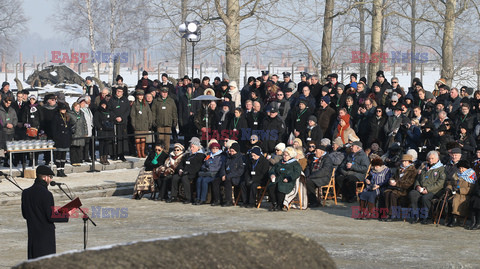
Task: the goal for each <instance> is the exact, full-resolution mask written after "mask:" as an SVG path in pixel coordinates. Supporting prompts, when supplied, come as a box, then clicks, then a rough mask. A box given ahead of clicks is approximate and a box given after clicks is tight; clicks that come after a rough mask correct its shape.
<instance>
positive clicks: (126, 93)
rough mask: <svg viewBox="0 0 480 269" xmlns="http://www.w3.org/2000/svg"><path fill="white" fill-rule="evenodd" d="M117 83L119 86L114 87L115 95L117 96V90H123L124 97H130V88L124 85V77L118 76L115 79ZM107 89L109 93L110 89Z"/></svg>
mask: <svg viewBox="0 0 480 269" xmlns="http://www.w3.org/2000/svg"><path fill="white" fill-rule="evenodd" d="M115 81H116V82H117V84H115V85H112V93H113V95H116V94H117V89H119V88H121V89H123V96H124V97H128V86H127V84H125V83H123V77H122V76H120V75H117V77H116V78H115ZM105 89H107V91H108V88H105ZM102 92H103V91H102ZM102 95H103V94H102ZM104 97H105V96H104ZM99 103H100V101H99Z"/></svg>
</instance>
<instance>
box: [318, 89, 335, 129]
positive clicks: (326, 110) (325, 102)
mask: <svg viewBox="0 0 480 269" xmlns="http://www.w3.org/2000/svg"><path fill="white" fill-rule="evenodd" d="M329 104H330V96H328V95H327V96H323V97H322V98H321V100H320V107H319V108H318V111H317V120H318V125H320V128H321V129H322V132H323V134H324V136H325V137H327V138H331V137H332V136H331V134H330V132H329V130H330V129H331V126H332V124H333V122H334V121H335V117H336V114H337V113H336V112H335V110H334V109H333V108H332V107H331V106H330V105H329Z"/></svg>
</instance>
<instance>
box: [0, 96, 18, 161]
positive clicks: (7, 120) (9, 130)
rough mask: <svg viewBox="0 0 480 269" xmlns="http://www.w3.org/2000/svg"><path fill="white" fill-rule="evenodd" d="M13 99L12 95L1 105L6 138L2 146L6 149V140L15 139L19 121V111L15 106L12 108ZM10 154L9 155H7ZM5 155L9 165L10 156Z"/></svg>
mask: <svg viewBox="0 0 480 269" xmlns="http://www.w3.org/2000/svg"><path fill="white" fill-rule="evenodd" d="M11 105H12V99H11V97H7V98H6V99H3V102H2V106H1V107H0V120H1V122H0V124H1V125H2V127H3V128H2V133H3V138H4V140H3V141H2V143H1V144H2V145H0V146H1V148H4V149H6V148H7V147H6V142H7V141H13V139H14V135H15V126H16V125H17V123H18V119H17V113H16V112H15V110H14V109H13V108H11ZM7 156H8V155H7ZM7 156H6V157H5V163H4V166H5V167H9V165H8V157H7ZM11 161H12V160H11Z"/></svg>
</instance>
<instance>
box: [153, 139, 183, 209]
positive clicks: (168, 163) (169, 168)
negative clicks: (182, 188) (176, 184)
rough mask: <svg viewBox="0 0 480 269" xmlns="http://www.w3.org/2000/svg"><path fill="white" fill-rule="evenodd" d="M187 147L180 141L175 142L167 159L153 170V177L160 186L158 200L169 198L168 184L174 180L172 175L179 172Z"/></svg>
mask: <svg viewBox="0 0 480 269" xmlns="http://www.w3.org/2000/svg"><path fill="white" fill-rule="evenodd" d="M184 151H185V148H184V147H183V145H182V144H180V143H175V145H173V151H172V152H170V155H169V156H168V158H167V160H165V163H164V164H163V165H161V166H159V167H157V168H155V169H154V171H153V178H154V179H155V182H156V183H157V186H158V191H159V194H158V198H157V200H160V201H165V200H166V199H168V197H167V186H168V185H169V184H170V182H171V181H172V177H173V175H174V174H175V173H177V172H178V171H177V168H178V166H179V165H180V163H181V162H182V158H183V156H184Z"/></svg>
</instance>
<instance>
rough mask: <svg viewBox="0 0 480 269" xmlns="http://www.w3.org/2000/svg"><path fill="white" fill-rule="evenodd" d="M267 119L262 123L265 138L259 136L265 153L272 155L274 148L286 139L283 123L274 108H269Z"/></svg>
mask: <svg viewBox="0 0 480 269" xmlns="http://www.w3.org/2000/svg"><path fill="white" fill-rule="evenodd" d="M268 114H269V115H268V117H267V118H266V119H265V121H264V122H263V130H264V131H265V134H266V135H265V137H263V135H261V137H262V140H263V149H264V150H265V153H267V154H272V153H274V152H275V146H276V145H277V144H278V143H280V142H281V141H283V140H285V139H286V136H285V133H286V132H285V123H284V122H283V120H282V119H281V118H280V117H279V116H278V110H277V108H275V107H272V108H270V110H269V113H268Z"/></svg>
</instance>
